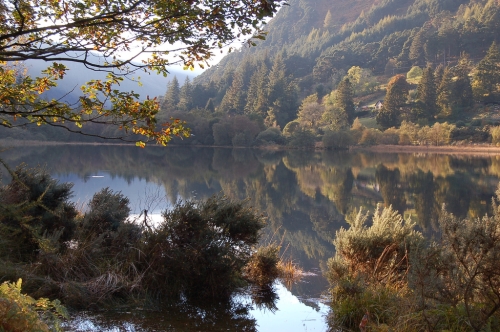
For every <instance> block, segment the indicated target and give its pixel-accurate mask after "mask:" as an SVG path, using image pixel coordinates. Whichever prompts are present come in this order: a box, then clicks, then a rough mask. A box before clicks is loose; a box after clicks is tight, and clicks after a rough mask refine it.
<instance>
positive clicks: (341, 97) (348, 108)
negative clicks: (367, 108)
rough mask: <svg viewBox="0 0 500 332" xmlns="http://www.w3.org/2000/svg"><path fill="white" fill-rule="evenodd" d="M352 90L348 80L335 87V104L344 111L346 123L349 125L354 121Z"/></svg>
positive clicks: (345, 79)
mask: <svg viewBox="0 0 500 332" xmlns="http://www.w3.org/2000/svg"><path fill="white" fill-rule="evenodd" d="M353 95H354V92H353V88H352V84H351V82H350V81H349V78H347V77H346V78H344V79H343V80H342V81H341V82H340V83H339V85H338V87H337V94H336V98H335V102H336V104H337V106H338V107H339V108H340V109H342V110H344V112H345V113H346V115H347V121H348V123H349V125H351V124H352V122H353V121H354V118H355V115H354V112H355V107H354V101H353Z"/></svg>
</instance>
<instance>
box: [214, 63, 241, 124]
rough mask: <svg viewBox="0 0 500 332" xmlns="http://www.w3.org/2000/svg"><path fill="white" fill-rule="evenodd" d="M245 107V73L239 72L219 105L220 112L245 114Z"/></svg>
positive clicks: (235, 74)
mask: <svg viewBox="0 0 500 332" xmlns="http://www.w3.org/2000/svg"><path fill="white" fill-rule="evenodd" d="M244 106H245V84H244V80H243V73H242V72H241V71H237V72H235V73H234V76H233V80H232V83H231V86H230V87H229V89H228V90H227V91H226V94H225V95H224V98H222V101H221V103H220V105H219V111H220V112H223V113H228V112H234V113H237V114H242V113H243V108H244Z"/></svg>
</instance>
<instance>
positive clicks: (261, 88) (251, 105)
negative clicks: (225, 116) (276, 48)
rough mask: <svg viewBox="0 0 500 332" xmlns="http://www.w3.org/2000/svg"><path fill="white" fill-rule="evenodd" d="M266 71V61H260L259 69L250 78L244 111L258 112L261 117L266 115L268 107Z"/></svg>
mask: <svg viewBox="0 0 500 332" xmlns="http://www.w3.org/2000/svg"><path fill="white" fill-rule="evenodd" d="M268 71H269V69H268V68H267V65H266V62H265V61H262V63H261V65H260V67H259V69H258V70H257V71H256V72H255V73H253V75H252V77H251V78H250V83H249V87H248V93H247V103H246V105H245V113H247V114H258V115H259V116H261V117H262V118H265V117H266V115H267V113H266V112H267V109H268V104H267V103H268V95H267V93H268V91H267V86H268V82H269V77H268Z"/></svg>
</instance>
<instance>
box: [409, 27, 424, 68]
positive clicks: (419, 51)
mask: <svg viewBox="0 0 500 332" xmlns="http://www.w3.org/2000/svg"><path fill="white" fill-rule="evenodd" d="M424 44H425V31H424V30H423V29H422V30H420V31H419V32H418V33H417V34H416V35H415V37H414V38H413V41H412V43H411V46H410V51H409V53H408V58H409V60H410V61H411V63H412V64H413V65H415V66H420V65H423V64H424V62H425V52H424Z"/></svg>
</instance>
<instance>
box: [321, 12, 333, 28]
mask: <svg viewBox="0 0 500 332" xmlns="http://www.w3.org/2000/svg"><path fill="white" fill-rule="evenodd" d="M331 26H333V18H332V13H331V12H330V9H328V11H327V12H326V16H325V20H324V21H323V27H325V28H329V27H331Z"/></svg>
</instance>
